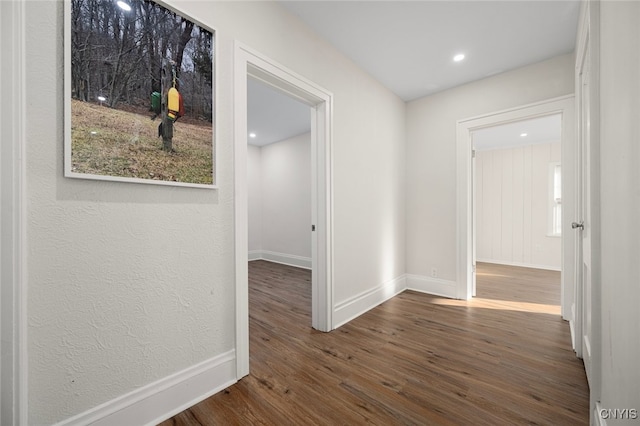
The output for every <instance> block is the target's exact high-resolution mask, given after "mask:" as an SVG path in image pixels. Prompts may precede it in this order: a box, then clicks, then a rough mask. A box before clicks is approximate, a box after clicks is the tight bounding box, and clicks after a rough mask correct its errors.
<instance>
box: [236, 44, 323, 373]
mask: <svg viewBox="0 0 640 426" xmlns="http://www.w3.org/2000/svg"><path fill="white" fill-rule="evenodd" d="M234 56H235V64H234V105H235V110H234V141H235V142H234V177H235V179H234V181H235V196H234V207H235V242H236V247H235V268H236V270H235V272H236V273H235V281H236V375H237V378H238V379H240V378H242V377H244V376H246V375H248V374H249V306H248V305H249V304H248V205H247V204H248V195H247V191H248V190H247V155H248V154H247V138H248V132H247V110H248V105H247V77H251V78H253V79H255V80H258V81H260V82H261V83H263V84H266V85H268V86H270V87H271V88H273V89H275V90H277V91H279V92H281V93H285V94H286V95H287V96H289V97H291V98H294V99H297V100H299V101H300V102H302V103H304V104H306V105H307V106H309V107H310V111H311V114H310V116H311V132H310V139H311V158H312V161H311V223H309V227H310V229H311V262H312V270H313V272H314V273H313V275H312V283H311V286H312V302H311V305H312V306H311V311H312V312H311V318H312V321H311V322H312V324H311V326H312V327H313V328H315V329H317V330H320V331H330V330H332V329H333V322H332V314H333V288H332V276H333V273H332V270H333V269H332V267H333V250H332V208H331V200H332V178H331V177H332V170H331V135H332V108H333V95H332V94H331V93H330V92H328V91H326V90H325V89H323V88H322V87H320V86H318V85H317V84H315V83H313V82H311V81H309V80H307V79H305V78H304V77H302V76H300V75H298V74H296V73H295V72H293V71H291V70H289V69H287V68H286V67H284V66H282V65H280V64H278V63H276V62H274V61H272V60H270V59H269V58H266V57H264V56H263V55H261V54H259V53H257V52H255V51H253V50H252V49H250V48H248V47H246V46H244V45H242V44H241V43H236V45H235V55H234Z"/></svg>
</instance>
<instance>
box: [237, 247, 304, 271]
mask: <svg viewBox="0 0 640 426" xmlns="http://www.w3.org/2000/svg"><path fill="white" fill-rule="evenodd" d="M252 260H266V261H269V262H273V263H280V264H282V265H288V266H295V267H297V268H303V269H311V268H312V261H311V258H310V257H304V256H297V255H295V254H286V253H278V252H275V251H269V250H251V251H250V252H249V261H252Z"/></svg>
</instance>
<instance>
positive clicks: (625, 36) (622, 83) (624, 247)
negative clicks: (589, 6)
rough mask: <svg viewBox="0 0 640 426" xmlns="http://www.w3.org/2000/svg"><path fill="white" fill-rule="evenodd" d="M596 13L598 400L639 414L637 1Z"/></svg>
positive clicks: (605, 6)
mask: <svg viewBox="0 0 640 426" xmlns="http://www.w3.org/2000/svg"><path fill="white" fill-rule="evenodd" d="M600 8H601V25H600V31H601V42H600V48H601V53H600V55H601V56H600V61H601V62H600V64H601V65H600V81H601V85H600V99H601V105H600V108H599V111H601V130H600V135H601V137H600V173H601V178H600V196H601V204H600V211H601V254H602V264H601V267H602V276H601V283H600V286H601V291H602V300H600V301H596V303H600V306H601V307H602V315H601V318H602V324H601V325H600V326H601V328H600V329H601V330H602V339H601V342H600V345H601V354H602V363H601V366H599V367H601V369H602V376H601V377H602V395H601V401H602V406H603V407H604V408H612V409H613V408H619V409H623V408H635V409H636V410H640V368H638V360H640V309H638V307H639V306H640V285H639V284H638V283H640V228H638V218H640V192H639V191H638V182H640V169H639V168H638V164H639V163H640V145H639V144H638V135H640V121H638V117H639V116H640V79H639V76H640V52H639V51H638V44H639V43H640V3H638V2H601V3H600ZM594 108H598V106H597V105H594ZM598 326H599V324H594V327H598ZM596 368H597V367H596ZM639 415H640V413H639ZM638 422H639V420H638V419H635V420H633V421H630V420H619V421H618V422H616V421H614V420H613V419H608V420H607V424H638Z"/></svg>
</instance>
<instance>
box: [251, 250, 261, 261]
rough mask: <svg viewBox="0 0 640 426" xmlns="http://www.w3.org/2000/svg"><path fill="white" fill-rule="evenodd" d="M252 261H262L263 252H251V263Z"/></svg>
mask: <svg viewBox="0 0 640 426" xmlns="http://www.w3.org/2000/svg"><path fill="white" fill-rule="evenodd" d="M252 260H262V250H249V262H251V261H252Z"/></svg>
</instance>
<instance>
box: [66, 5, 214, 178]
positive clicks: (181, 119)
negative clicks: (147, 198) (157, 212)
mask: <svg viewBox="0 0 640 426" xmlns="http://www.w3.org/2000/svg"><path fill="white" fill-rule="evenodd" d="M64 4H65V6H64V9H65V10H64V13H65V15H64V16H65V26H64V28H65V34H64V43H65V46H64V47H65V49H64V51H65V62H64V66H65V84H64V102H65V108H64V111H65V142H64V176H65V177H68V178H80V179H95V180H106V181H116V182H129V183H141V184H154V185H172V186H186V187H197V188H214V189H215V188H217V182H216V161H215V160H216V149H215V146H216V144H215V142H216V140H215V139H216V138H215V133H216V132H215V96H216V91H215V74H216V73H215V31H214V30H213V29H211V28H208V27H206V26H205V25H203V24H201V23H199V22H196V21H195V20H193V19H192V18H190V17H188V16H187V15H185V14H184V13H182V12H180V11H177V10H175V9H172V8H169V7H168V6H165V5H164V4H162V3H161V2H159V1H155V0H65V3H64Z"/></svg>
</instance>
